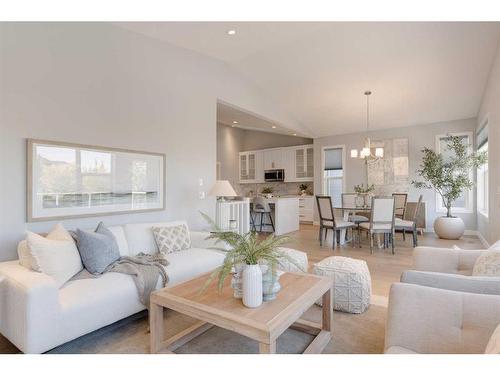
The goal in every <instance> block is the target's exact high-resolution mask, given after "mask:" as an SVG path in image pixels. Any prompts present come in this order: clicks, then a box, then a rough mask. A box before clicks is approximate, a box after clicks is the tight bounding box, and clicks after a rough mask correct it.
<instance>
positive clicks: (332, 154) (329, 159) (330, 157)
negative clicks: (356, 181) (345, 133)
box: [325, 148, 342, 171]
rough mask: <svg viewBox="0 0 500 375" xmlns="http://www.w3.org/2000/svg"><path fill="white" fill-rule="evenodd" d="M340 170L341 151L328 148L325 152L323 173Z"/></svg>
mask: <svg viewBox="0 0 500 375" xmlns="http://www.w3.org/2000/svg"><path fill="white" fill-rule="evenodd" d="M339 169H342V149H341V148H330V149H327V150H325V171H331V170H339Z"/></svg>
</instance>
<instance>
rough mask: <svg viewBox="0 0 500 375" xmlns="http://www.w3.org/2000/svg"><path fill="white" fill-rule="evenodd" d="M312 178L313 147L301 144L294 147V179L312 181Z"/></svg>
mask: <svg viewBox="0 0 500 375" xmlns="http://www.w3.org/2000/svg"><path fill="white" fill-rule="evenodd" d="M313 178H314V148H313V146H301V147H296V148H295V168H294V177H293V180H294V181H313Z"/></svg>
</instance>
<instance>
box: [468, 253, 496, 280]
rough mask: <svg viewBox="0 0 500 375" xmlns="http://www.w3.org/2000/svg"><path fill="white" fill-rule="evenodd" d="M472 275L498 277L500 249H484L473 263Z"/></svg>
mask: <svg viewBox="0 0 500 375" xmlns="http://www.w3.org/2000/svg"><path fill="white" fill-rule="evenodd" d="M472 276H499V277H500V250H486V251H485V252H484V253H482V254H481V255H480V256H479V257H478V258H477V259H476V263H474V268H473V269H472Z"/></svg>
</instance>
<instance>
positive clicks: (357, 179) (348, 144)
mask: <svg viewBox="0 0 500 375" xmlns="http://www.w3.org/2000/svg"><path fill="white" fill-rule="evenodd" d="M475 126H476V119H465V120H457V121H447V122H441V123H435V124H428V125H419V126H410V127H402V128H395V129H384V130H377V131H372V132H370V133H369V136H370V138H371V139H372V140H379V139H391V138H403V137H407V138H409V150H408V153H409V155H408V156H409V168H410V181H412V180H413V179H416V178H417V175H416V170H417V169H418V168H419V166H420V163H421V160H422V153H421V150H422V148H424V147H429V148H435V137H436V135H439V134H446V133H448V132H463V131H471V132H474V129H475ZM366 136H367V133H366V132H364V133H352V134H344V135H336V136H330V137H321V138H316V139H315V140H314V176H315V178H314V189H315V194H321V189H322V178H321V176H322V173H321V152H322V147H325V146H336V145H345V150H346V159H347V160H346V169H345V176H346V190H347V191H353V188H354V185H358V184H361V183H363V184H366V166H365V164H364V162H363V161H361V160H359V159H351V158H350V154H349V152H350V150H351V149H353V148H357V149H359V148H360V147H362V145H363V144H364V139H365V138H366ZM421 193H422V194H423V196H424V201H425V202H426V206H427V227H428V228H429V229H430V228H432V224H433V222H434V218H435V217H436V216H439V215H442V214H441V213H438V212H436V200H435V194H434V191H433V190H417V189H415V188H414V187H413V186H412V185H410V191H409V196H408V199H410V200H412V201H416V200H417V199H418V196H419V194H421ZM475 203H476V200H475V199H474V204H473V212H472V213H470V214H457V216H460V217H462V218H463V219H464V222H465V225H466V228H467V229H470V230H475V229H476V214H475V212H476V210H475ZM315 217H316V219H315V220H317V213H315Z"/></svg>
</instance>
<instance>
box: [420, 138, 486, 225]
mask: <svg viewBox="0 0 500 375" xmlns="http://www.w3.org/2000/svg"><path fill="white" fill-rule="evenodd" d="M446 148H447V149H448V150H449V151H450V155H449V157H447V158H446V159H445V158H444V157H443V155H442V154H438V153H436V152H435V151H434V150H431V149H429V148H427V147H424V148H423V149H422V153H423V156H422V164H421V165H420V169H418V170H417V173H418V175H419V176H420V177H422V178H423V179H424V181H412V184H413V185H414V186H415V187H416V188H418V189H420V188H424V189H434V190H436V191H437V192H438V193H439V195H440V196H441V199H442V201H443V205H444V206H445V207H446V217H453V216H452V214H451V206H452V204H453V202H454V201H455V200H456V199H457V198H458V197H460V195H461V194H462V192H463V191H465V190H468V189H472V188H473V187H474V181H472V179H471V177H470V171H471V170H472V168H478V167H480V166H481V165H483V164H485V163H486V162H487V160H488V155H487V154H486V152H469V146H468V145H467V144H464V142H463V138H461V137H457V136H448V137H447V138H446Z"/></svg>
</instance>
